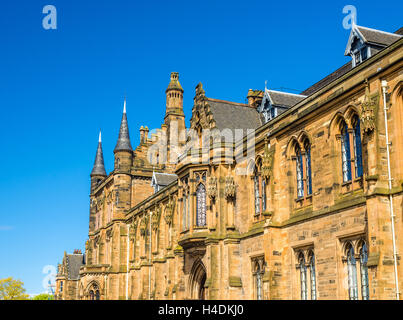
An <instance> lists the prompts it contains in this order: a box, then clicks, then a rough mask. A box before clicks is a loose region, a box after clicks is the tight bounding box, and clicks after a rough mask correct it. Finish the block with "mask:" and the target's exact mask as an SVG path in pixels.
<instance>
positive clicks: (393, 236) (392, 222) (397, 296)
mask: <svg viewBox="0 0 403 320" xmlns="http://www.w3.org/2000/svg"><path fill="white" fill-rule="evenodd" d="M381 86H382V92H383V114H384V117H385V136H386V154H387V159H388V185H389V206H390V222H391V228H392V243H393V264H394V269H395V290H396V300H399V299H400V297H399V295H400V293H399V282H398V276H397V251H396V239H395V221H394V220H395V215H394V212H393V197H392V176H391V173H390V154H389V145H390V143H389V135H388V119H387V115H386V112H387V108H386V91H387V86H388V83H387V81H386V80H382V83H381Z"/></svg>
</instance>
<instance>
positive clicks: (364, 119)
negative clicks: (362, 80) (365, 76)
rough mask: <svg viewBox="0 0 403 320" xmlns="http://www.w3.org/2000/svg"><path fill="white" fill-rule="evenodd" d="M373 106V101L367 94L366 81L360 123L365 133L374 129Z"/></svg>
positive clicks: (374, 105)
mask: <svg viewBox="0 0 403 320" xmlns="http://www.w3.org/2000/svg"><path fill="white" fill-rule="evenodd" d="M375 107H376V104H375V101H373V100H372V99H371V97H370V95H369V83H368V81H367V82H366V88H365V98H364V102H363V103H362V104H361V123H362V130H363V132H365V133H370V132H371V131H373V130H375Z"/></svg>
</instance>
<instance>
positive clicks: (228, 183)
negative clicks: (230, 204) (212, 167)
mask: <svg viewBox="0 0 403 320" xmlns="http://www.w3.org/2000/svg"><path fill="white" fill-rule="evenodd" d="M235 189H236V188H235V181H234V177H233V176H227V177H226V178H225V189H224V195H225V197H226V198H235Z"/></svg>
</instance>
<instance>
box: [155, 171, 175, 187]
mask: <svg viewBox="0 0 403 320" xmlns="http://www.w3.org/2000/svg"><path fill="white" fill-rule="evenodd" d="M176 180H178V176H177V175H176V174H171V173H160V172H154V173H153V180H152V183H154V184H157V185H159V186H161V187H165V186H167V185H169V184H171V183H172V182H174V181H176Z"/></svg>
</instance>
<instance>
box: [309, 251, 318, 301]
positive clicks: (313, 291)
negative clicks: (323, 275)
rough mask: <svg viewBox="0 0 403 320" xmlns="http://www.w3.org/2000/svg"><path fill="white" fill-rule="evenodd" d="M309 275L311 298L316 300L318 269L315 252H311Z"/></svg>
mask: <svg viewBox="0 0 403 320" xmlns="http://www.w3.org/2000/svg"><path fill="white" fill-rule="evenodd" d="M308 268H309V275H310V281H311V300H316V270H315V254H314V253H313V252H312V251H311V252H310V253H309V267H308Z"/></svg>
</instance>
